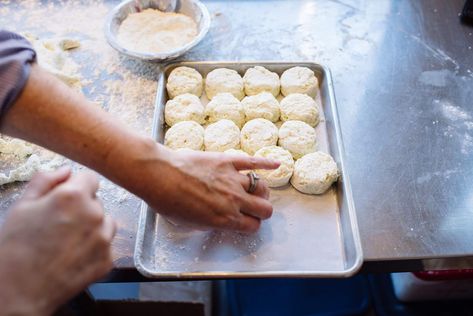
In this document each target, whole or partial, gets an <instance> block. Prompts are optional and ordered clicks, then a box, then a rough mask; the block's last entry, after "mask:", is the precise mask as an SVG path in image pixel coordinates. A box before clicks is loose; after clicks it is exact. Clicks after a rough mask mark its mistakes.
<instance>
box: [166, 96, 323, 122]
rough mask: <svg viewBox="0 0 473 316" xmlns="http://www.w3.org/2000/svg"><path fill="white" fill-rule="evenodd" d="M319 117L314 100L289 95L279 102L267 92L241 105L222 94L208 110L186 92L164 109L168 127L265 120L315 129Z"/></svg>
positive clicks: (252, 97)
mask: <svg viewBox="0 0 473 316" xmlns="http://www.w3.org/2000/svg"><path fill="white" fill-rule="evenodd" d="M319 116H320V115H319V110H318V106H317V103H316V102H315V101H314V99H312V98H311V97H309V96H307V95H305V94H301V93H293V94H290V95H288V96H287V97H285V98H284V99H282V100H281V102H280V103H279V102H278V101H277V100H276V98H275V97H274V96H273V95H272V94H270V93H268V92H262V93H259V94H257V95H254V96H249V97H245V98H244V99H243V101H242V102H240V101H239V100H238V99H237V98H235V97H234V96H233V95H232V94H230V93H219V94H217V95H216V96H215V97H214V98H213V99H212V100H211V101H210V102H209V103H208V104H207V106H206V107H204V105H203V104H202V103H201V101H200V99H199V98H198V97H197V96H195V95H193V94H190V93H185V94H181V95H178V96H176V97H175V98H174V99H172V100H169V101H167V102H166V105H165V108H164V117H165V121H166V124H167V125H169V126H173V125H174V124H176V123H178V122H182V121H195V122H197V123H199V124H204V123H205V122H206V121H207V122H209V123H214V122H217V121H219V120H221V119H228V120H231V121H233V122H234V123H235V124H236V125H237V126H238V127H239V128H241V127H242V126H243V124H244V123H245V122H248V121H251V120H253V119H256V118H262V119H266V120H269V121H271V122H273V123H274V122H277V121H279V119H281V120H282V121H283V122H285V121H290V120H298V121H303V122H305V123H307V124H309V125H310V126H313V127H315V126H316V125H317V124H318V123H319V120H320V119H319Z"/></svg>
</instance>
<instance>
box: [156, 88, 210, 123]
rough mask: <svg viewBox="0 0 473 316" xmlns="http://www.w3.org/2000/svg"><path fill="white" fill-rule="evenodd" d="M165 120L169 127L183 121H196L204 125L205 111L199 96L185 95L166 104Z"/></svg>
mask: <svg viewBox="0 0 473 316" xmlns="http://www.w3.org/2000/svg"><path fill="white" fill-rule="evenodd" d="M164 119H165V121H166V124H167V125H169V126H173V125H174V124H176V123H179V122H182V121H194V122H197V123H199V124H204V123H205V109H204V106H203V105H202V103H201V102H200V99H199V98H198V97H197V96H195V95H193V94H190V93H185V94H181V95H178V96H177V97H175V98H174V99H172V100H169V101H168V102H166V106H165V107H164Z"/></svg>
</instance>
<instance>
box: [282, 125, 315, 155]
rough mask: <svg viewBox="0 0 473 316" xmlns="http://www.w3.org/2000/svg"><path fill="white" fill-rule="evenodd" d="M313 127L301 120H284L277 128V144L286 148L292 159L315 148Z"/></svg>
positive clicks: (313, 150)
mask: <svg viewBox="0 0 473 316" xmlns="http://www.w3.org/2000/svg"><path fill="white" fill-rule="evenodd" d="M316 137H317V135H316V134H315V129H314V128H313V127H311V126H310V125H309V124H307V123H305V122H302V121H286V122H284V123H283V124H282V125H281V127H280V128H279V140H278V145H279V146H281V147H282V148H284V149H286V150H288V151H289V152H290V153H291V154H292V157H293V158H294V159H299V158H301V157H302V156H304V155H306V154H309V153H313V152H315V151H316V150H317V139H316Z"/></svg>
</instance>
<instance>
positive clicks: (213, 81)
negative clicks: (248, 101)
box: [205, 68, 245, 100]
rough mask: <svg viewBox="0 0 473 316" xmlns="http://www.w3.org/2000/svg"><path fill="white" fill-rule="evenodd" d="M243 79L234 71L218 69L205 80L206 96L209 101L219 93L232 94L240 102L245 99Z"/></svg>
mask: <svg viewBox="0 0 473 316" xmlns="http://www.w3.org/2000/svg"><path fill="white" fill-rule="evenodd" d="M243 87H244V84H243V78H241V76H240V75H239V74H238V72H236V71H235V70H233V69H228V68H217V69H214V70H212V71H211V72H209V73H208V74H207V77H206V78H205V94H206V95H207V98H209V100H212V99H213V97H214V96H216V95H217V94H219V93H225V92H227V93H231V94H233V96H234V97H235V98H237V99H238V100H241V99H243V97H244V96H245V93H244V92H243V89H244V88H243Z"/></svg>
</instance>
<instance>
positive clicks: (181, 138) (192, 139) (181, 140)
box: [164, 121, 204, 150]
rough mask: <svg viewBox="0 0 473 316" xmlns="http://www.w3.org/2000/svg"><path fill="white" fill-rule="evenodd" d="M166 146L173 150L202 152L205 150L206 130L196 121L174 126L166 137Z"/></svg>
mask: <svg viewBox="0 0 473 316" xmlns="http://www.w3.org/2000/svg"><path fill="white" fill-rule="evenodd" d="M164 145H166V146H168V147H169V148H171V149H178V148H189V149H193V150H202V149H203V148H204V128H203V127H202V126H200V125H199V124H198V123H196V122H194V121H184V122H179V123H177V124H174V125H173V126H172V127H171V128H169V129H168V131H167V132H166V135H165V136H164Z"/></svg>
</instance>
